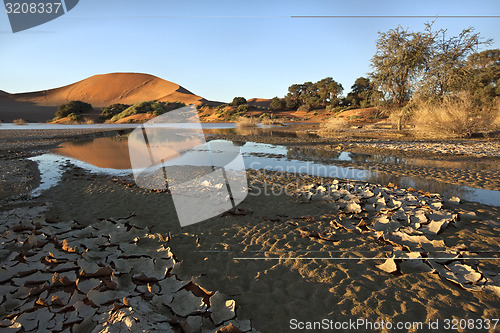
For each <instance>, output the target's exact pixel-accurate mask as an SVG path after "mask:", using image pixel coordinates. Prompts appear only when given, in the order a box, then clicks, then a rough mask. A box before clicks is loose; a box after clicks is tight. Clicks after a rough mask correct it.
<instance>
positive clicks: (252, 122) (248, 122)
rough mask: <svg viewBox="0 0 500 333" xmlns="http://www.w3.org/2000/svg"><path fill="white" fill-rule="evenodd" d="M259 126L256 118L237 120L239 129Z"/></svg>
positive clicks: (240, 118)
mask: <svg viewBox="0 0 500 333" xmlns="http://www.w3.org/2000/svg"><path fill="white" fill-rule="evenodd" d="M256 125H257V120H256V119H255V118H253V117H252V118H247V117H239V118H238V119H237V120H236V126H237V127H255V126H256Z"/></svg>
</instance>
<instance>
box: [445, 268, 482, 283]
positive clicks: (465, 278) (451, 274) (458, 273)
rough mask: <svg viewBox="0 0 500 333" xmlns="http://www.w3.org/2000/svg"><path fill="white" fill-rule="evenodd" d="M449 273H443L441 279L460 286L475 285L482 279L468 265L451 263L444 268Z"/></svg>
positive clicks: (479, 274)
mask: <svg viewBox="0 0 500 333" xmlns="http://www.w3.org/2000/svg"><path fill="white" fill-rule="evenodd" d="M445 267H446V268H447V269H449V271H445V272H444V273H443V275H442V277H443V278H445V279H447V280H450V281H452V282H455V283H458V284H460V285H462V284H467V283H475V282H477V281H479V280H480V279H481V277H482V275H481V273H478V272H476V271H475V270H474V269H473V268H472V267H471V266H469V265H462V264H459V263H452V264H449V265H446V266H445Z"/></svg>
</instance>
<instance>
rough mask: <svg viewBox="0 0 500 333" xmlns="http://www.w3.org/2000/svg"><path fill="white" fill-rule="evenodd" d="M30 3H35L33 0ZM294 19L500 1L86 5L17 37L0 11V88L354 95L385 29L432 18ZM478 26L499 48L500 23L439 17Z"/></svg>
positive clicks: (470, 9) (448, 11)
mask: <svg viewBox="0 0 500 333" xmlns="http://www.w3.org/2000/svg"><path fill="white" fill-rule="evenodd" d="M26 1H27V2H29V1H33V0H26ZM295 15H375V16H379V15H384V16H386V15H389V16H392V15H401V16H407V15H430V16H435V15H467V16H473V15H479V16H481V15H497V16H500V1H499V0H475V1H470V0H466V1H464V0H453V1H449V0H432V1H429V0H421V1H401V0H393V1H377V0H351V1H346V0H344V1H337V0H329V1H328V0H324V1H321V0H308V1H305V0H300V1H295V0H289V1H270V0H265V1H261V0H252V1H243V0H230V1H215V0H201V1H189V0H187V1H185V0H182V1H180V0H178V1H171V0H143V1H132V0H80V3H79V4H78V5H77V6H76V7H75V8H74V9H73V10H71V11H70V12H68V13H67V14H66V15H64V16H62V17H59V18H57V19H55V20H53V21H51V22H48V23H46V24H43V25H41V26H38V27H35V28H32V29H30V30H26V31H23V32H18V33H15V34H13V33H12V31H11V29H10V25H9V22H8V18H7V14H6V13H5V11H4V10H3V9H2V10H0V90H4V91H7V92H10V93H14V92H26V91H35V90H43V89H48V88H55V87H59V86H63V85H66V84H70V83H73V82H76V81H79V80H82V79H84V78H86V77H89V76H92V75H94V74H103V73H111V72H141V73H149V74H153V75H156V76H158V77H161V78H163V79H166V80H169V81H172V82H175V83H178V84H180V85H182V86H184V87H185V88H186V89H189V90H190V91H192V92H193V93H195V94H197V95H200V96H202V97H205V98H207V99H210V100H219V101H230V100H231V99H232V98H233V97H234V96H244V97H246V98H252V97H261V98H272V97H273V96H280V97H281V96H284V95H285V94H286V91H287V88H288V86H289V85H291V84H293V83H302V82H305V81H317V80H320V79H322V78H324V77H327V76H331V77H333V78H334V79H335V80H336V81H338V82H340V83H341V84H342V85H343V87H344V94H346V93H348V92H349V90H350V87H351V85H352V84H353V83H354V80H355V79H356V78H357V77H359V76H364V75H366V73H368V72H369V71H370V70H371V69H370V59H371V57H372V56H373V54H374V52H375V41H376V39H377V36H378V34H377V32H378V31H387V30H389V29H391V28H395V27H397V26H398V25H402V26H403V27H409V28H410V29H412V30H423V29H424V23H425V22H430V21H432V20H433V19H432V18H403V17H397V18H292V17H291V16H295ZM468 26H473V27H475V28H476V31H477V32H480V33H481V35H482V36H483V37H486V38H493V39H494V40H495V42H494V44H493V45H492V46H490V48H500V18H499V17H497V18H474V17H467V18H438V19H437V21H436V23H435V27H436V28H437V29H438V28H446V29H448V31H449V33H450V34H453V35H455V34H457V33H458V32H460V31H461V30H462V29H463V28H466V27H468Z"/></svg>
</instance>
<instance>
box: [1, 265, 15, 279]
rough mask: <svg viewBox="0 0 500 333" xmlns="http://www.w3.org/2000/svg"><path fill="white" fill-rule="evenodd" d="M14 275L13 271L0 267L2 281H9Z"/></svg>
mask: <svg viewBox="0 0 500 333" xmlns="http://www.w3.org/2000/svg"><path fill="white" fill-rule="evenodd" d="M13 277H14V274H12V273H11V272H9V271H7V270H6V269H4V268H0V283H4V282H6V281H9V280H10V279H12V278H13Z"/></svg>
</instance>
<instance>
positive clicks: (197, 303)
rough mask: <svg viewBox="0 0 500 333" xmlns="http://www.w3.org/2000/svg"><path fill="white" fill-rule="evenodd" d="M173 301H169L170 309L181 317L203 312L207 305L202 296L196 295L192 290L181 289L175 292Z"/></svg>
mask: <svg viewBox="0 0 500 333" xmlns="http://www.w3.org/2000/svg"><path fill="white" fill-rule="evenodd" d="M173 296H174V299H173V301H172V302H171V303H170V307H171V308H172V311H174V313H176V314H177V315H179V316H181V317H187V316H189V315H192V314H196V313H200V312H205V310H206V308H207V306H206V305H205V303H204V302H203V298H202V297H196V296H195V295H193V293H192V292H190V291H187V290H185V289H182V290H180V291H178V292H176V293H175V294H174V295H173Z"/></svg>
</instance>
